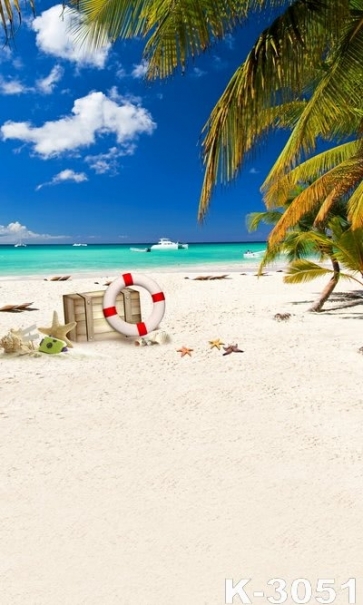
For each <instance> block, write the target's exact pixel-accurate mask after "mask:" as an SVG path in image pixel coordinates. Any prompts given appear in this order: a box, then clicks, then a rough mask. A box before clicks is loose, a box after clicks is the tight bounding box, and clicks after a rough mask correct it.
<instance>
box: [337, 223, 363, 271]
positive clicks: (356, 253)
mask: <svg viewBox="0 0 363 605" xmlns="http://www.w3.org/2000/svg"><path fill="white" fill-rule="evenodd" d="M335 248H336V250H335V253H334V257H335V258H336V260H337V261H338V262H340V263H341V264H342V265H344V267H346V268H347V269H349V270H350V271H355V272H359V273H362V274H363V229H348V230H347V231H344V232H343V233H342V234H341V236H340V237H339V239H338V240H337V241H336V242H335Z"/></svg>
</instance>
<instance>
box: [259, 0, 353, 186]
mask: <svg viewBox="0 0 363 605" xmlns="http://www.w3.org/2000/svg"><path fill="white" fill-rule="evenodd" d="M362 53H363V10H362V7H360V10H355V11H350V12H349V11H348V12H346V14H345V18H344V20H343V21H342V23H341V35H340V37H339V38H338V42H337V43H336V44H335V45H334V48H333V50H332V52H331V54H330V56H329V67H328V69H327V72H326V74H325V75H324V76H323V77H322V79H321V80H320V82H319V84H318V85H317V87H316V89H315V91H314V93H313V95H312V97H311V99H310V100H309V102H308V104H307V106H306V108H305V110H304V112H303V114H302V116H301V118H300V120H299V122H298V124H297V125H296V127H295V128H294V130H293V132H292V133H291V135H290V138H289V140H288V142H287V144H286V145H285V147H284V149H283V151H282V153H281V154H280V156H279V158H278V159H277V161H276V162H275V164H274V166H273V168H272V170H271V171H270V173H269V175H268V176H267V179H266V181H265V183H264V188H268V187H269V185H270V183H271V182H272V181H273V180H274V179H276V178H279V176H281V174H284V173H286V171H288V170H290V169H291V168H293V167H294V166H295V165H296V164H297V163H298V162H299V161H301V159H302V158H303V157H307V156H308V154H310V153H311V152H312V151H313V150H314V149H315V146H316V141H317V138H318V137H322V138H325V139H327V140H333V139H337V138H340V139H341V138H342V137H344V136H349V135H351V134H352V133H354V132H355V130H356V125H357V120H361V118H362V95H361V91H362V86H363V71H362V69H361V64H360V61H359V60H358V59H357V58H358V57H361V56H362Z"/></svg>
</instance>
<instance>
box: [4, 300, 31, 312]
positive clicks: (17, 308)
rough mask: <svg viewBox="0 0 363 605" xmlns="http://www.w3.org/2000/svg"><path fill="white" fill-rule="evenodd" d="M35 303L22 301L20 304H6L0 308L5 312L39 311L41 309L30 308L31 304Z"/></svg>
mask: <svg viewBox="0 0 363 605" xmlns="http://www.w3.org/2000/svg"><path fill="white" fill-rule="evenodd" d="M32 304H33V303H32V302H30V303H21V304H20V305H5V306H4V307H1V308H0V311H4V312H5V313H21V312H22V311H39V309H35V308H33V309H30V308H29V307H30V305H32Z"/></svg>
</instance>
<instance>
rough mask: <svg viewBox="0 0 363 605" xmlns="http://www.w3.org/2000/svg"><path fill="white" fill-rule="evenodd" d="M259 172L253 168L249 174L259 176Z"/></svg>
mask: <svg viewBox="0 0 363 605" xmlns="http://www.w3.org/2000/svg"><path fill="white" fill-rule="evenodd" d="M259 172H260V171H259V170H257V169H256V168H251V170H249V174H259Z"/></svg>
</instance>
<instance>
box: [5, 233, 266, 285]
mask: <svg viewBox="0 0 363 605" xmlns="http://www.w3.org/2000/svg"><path fill="white" fill-rule="evenodd" d="M149 245H151V244H105V245H98V244H95V245H93V244H88V245H87V246H79V247H74V246H72V245H71V244H67V245H29V244H28V245H27V246H26V247H19V248H15V247H14V246H13V245H2V246H0V277H10V276H31V275H47V276H48V275H49V276H51V275H59V274H62V275H64V274H67V275H72V274H75V273H76V274H79V273H90V272H102V273H105V274H107V273H108V272H114V271H117V272H119V271H120V272H122V273H124V272H128V271H134V270H137V271H138V270H140V271H154V270H157V269H161V270H171V271H172V270H179V269H184V270H187V269H190V270H192V268H193V267H198V266H199V267H200V266H204V267H208V265H212V264H219V265H220V266H221V267H222V266H223V265H224V266H227V265H228V266H231V265H236V270H238V267H241V269H243V267H244V266H245V267H247V266H249V265H250V266H251V263H252V264H253V265H254V266H256V265H257V264H258V258H256V259H245V258H244V257H243V254H244V252H246V251H247V250H250V251H253V252H259V251H262V250H264V249H265V248H266V242H248V243H243V242H242V243H227V244H224V243H220V244H219V243H218V244H215V243H212V244H189V248H188V249H185V250H175V251H174V250H168V251H163V250H160V251H159V250H152V251H151V252H143V251H142V250H143V249H145V248H147V247H148V246H149ZM130 248H138V249H140V250H141V251H140V252H136V251H134V250H130Z"/></svg>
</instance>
